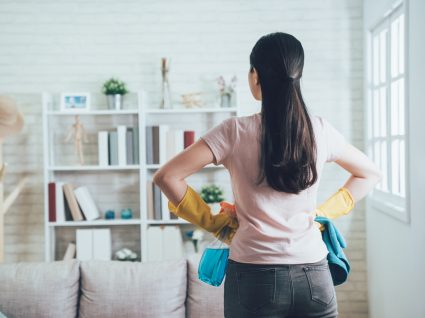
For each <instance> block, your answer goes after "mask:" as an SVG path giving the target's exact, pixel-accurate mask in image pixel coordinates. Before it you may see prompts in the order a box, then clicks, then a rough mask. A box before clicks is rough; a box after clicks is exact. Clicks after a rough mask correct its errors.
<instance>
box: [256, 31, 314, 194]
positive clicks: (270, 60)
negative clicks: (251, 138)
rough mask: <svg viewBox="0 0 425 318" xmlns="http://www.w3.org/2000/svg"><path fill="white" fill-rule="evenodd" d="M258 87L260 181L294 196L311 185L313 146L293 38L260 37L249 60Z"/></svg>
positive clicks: (301, 53) (297, 48) (301, 58)
mask: <svg viewBox="0 0 425 318" xmlns="http://www.w3.org/2000/svg"><path fill="white" fill-rule="evenodd" d="M250 64H251V69H250V71H251V72H253V71H254V68H255V70H256V71H257V74H258V80H259V83H260V86H261V96H262V103H261V151H260V159H259V162H260V175H259V180H257V184H260V183H261V182H262V181H263V180H264V177H265V178H266V179H267V183H268V184H269V186H271V187H272V188H273V189H275V190H278V191H282V192H287V193H294V194H298V193H299V192H300V191H302V190H304V189H306V188H308V187H310V186H311V185H313V184H314V183H315V182H316V181H317V178H318V176H317V169H316V156H317V153H316V141H315V137H314V131H313V127H312V123H311V120H310V116H309V114H308V111H307V107H306V105H305V103H304V100H303V98H302V95H301V89H300V78H301V76H302V71H303V66H304V50H303V47H302V45H301V43H300V41H298V40H297V39H296V38H295V37H294V36H292V35H290V34H287V33H282V32H276V33H271V34H268V35H265V36H263V37H261V38H260V39H259V40H258V41H257V43H256V44H255V46H254V48H253V49H252V52H251V55H250Z"/></svg>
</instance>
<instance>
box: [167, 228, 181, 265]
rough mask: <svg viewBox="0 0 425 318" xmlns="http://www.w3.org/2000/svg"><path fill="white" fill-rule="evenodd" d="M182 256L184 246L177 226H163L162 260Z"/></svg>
mask: <svg viewBox="0 0 425 318" xmlns="http://www.w3.org/2000/svg"><path fill="white" fill-rule="evenodd" d="M182 257H184V247H183V237H182V234H181V231H180V228H179V226H177V225H167V226H165V227H164V228H163V229H162V260H164V261H165V260H176V259H180V258H182Z"/></svg>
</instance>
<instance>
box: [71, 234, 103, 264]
mask: <svg viewBox="0 0 425 318" xmlns="http://www.w3.org/2000/svg"><path fill="white" fill-rule="evenodd" d="M73 258H77V259H79V260H80V261H86V260H91V259H96V260H105V261H109V260H111V230H110V229H77V231H76V242H75V243H74V242H70V243H68V246H67V248H66V251H65V254H64V256H63V260H69V259H73Z"/></svg>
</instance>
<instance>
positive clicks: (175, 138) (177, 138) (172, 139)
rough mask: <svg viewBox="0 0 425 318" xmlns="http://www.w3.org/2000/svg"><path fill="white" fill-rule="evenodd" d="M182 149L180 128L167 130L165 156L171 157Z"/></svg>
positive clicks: (182, 136)
mask: <svg viewBox="0 0 425 318" xmlns="http://www.w3.org/2000/svg"><path fill="white" fill-rule="evenodd" d="M183 150H184V135H183V130H182V129H173V130H169V131H168V132H167V156H166V157H167V158H166V160H167V161H168V160H170V159H172V158H173V157H174V156H175V155H177V154H178V153H180V152H182V151H183Z"/></svg>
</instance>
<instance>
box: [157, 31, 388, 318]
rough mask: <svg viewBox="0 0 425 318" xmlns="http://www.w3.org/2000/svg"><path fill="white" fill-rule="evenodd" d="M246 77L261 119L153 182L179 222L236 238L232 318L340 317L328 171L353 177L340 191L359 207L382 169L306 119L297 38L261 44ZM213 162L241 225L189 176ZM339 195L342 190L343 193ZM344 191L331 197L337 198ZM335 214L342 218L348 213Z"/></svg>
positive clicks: (213, 134)
mask: <svg viewBox="0 0 425 318" xmlns="http://www.w3.org/2000/svg"><path fill="white" fill-rule="evenodd" d="M250 64H251V65H250V69H249V72H248V80H249V85H250V88H251V92H252V95H253V96H254V98H255V99H257V100H261V102H262V103H261V112H259V113H256V114H253V115H250V116H241V117H232V118H229V119H226V120H225V121H223V122H222V123H221V124H220V125H218V126H216V127H214V128H212V129H210V130H209V131H208V132H207V133H205V134H204V135H203V136H202V137H201V138H200V139H199V140H198V141H197V142H195V143H194V144H193V145H191V146H190V147H188V148H187V149H185V150H184V151H183V152H181V153H180V154H178V155H177V156H176V157H174V158H173V159H172V160H170V161H169V162H167V163H166V164H165V165H164V166H163V167H162V168H161V169H160V170H159V171H158V172H157V173H156V174H155V176H154V182H155V183H156V184H158V185H159V186H160V187H161V189H162V190H163V192H164V193H165V195H166V196H167V197H168V198H169V200H170V201H169V208H170V210H171V211H172V212H174V213H176V214H177V215H179V216H181V217H183V218H185V219H187V220H189V221H190V222H192V223H194V224H197V225H200V226H202V227H203V228H204V229H206V230H207V231H210V232H212V233H214V235H216V236H217V235H218V233H219V232H220V230H221V229H222V228H223V227H224V226H229V227H231V228H232V229H234V231H233V235H232V237H230V238H229V242H230V254H229V263H228V267H227V272H226V278H225V281H224V315H225V317H336V316H337V314H338V311H337V301H336V295H335V289H334V286H333V283H332V278H331V275H330V272H329V267H328V263H327V259H326V256H327V253H328V251H327V249H326V246H325V244H324V243H323V240H322V238H321V233H320V230H319V229H318V227H317V226H316V225H317V224H315V222H314V217H315V215H316V213H315V212H316V196H317V188H318V184H319V182H318V181H319V180H320V176H321V171H322V169H323V166H324V164H325V163H327V162H336V163H337V164H338V165H340V166H341V167H342V168H344V169H346V170H347V171H348V172H349V173H351V176H350V177H349V178H348V180H347V181H346V182H345V184H344V185H343V187H342V188H340V190H344V191H345V194H346V195H348V197H349V198H351V200H352V201H353V203H354V202H358V201H359V200H361V199H362V198H363V197H365V196H366V195H367V194H368V192H369V191H371V190H372V189H373V187H374V186H375V184H376V183H378V182H379V180H380V179H381V173H380V171H379V170H378V168H377V166H376V165H375V164H374V163H373V162H372V161H371V160H370V159H368V157H367V156H366V155H365V154H364V153H363V152H361V151H360V150H359V149H357V148H355V147H354V146H353V145H351V144H349V143H348V142H347V141H346V139H345V138H344V136H343V135H342V134H341V133H340V132H338V131H337V130H336V129H335V128H334V127H333V126H332V125H331V124H330V123H329V122H328V121H327V120H325V119H324V118H322V117H320V116H317V115H315V116H313V115H309V114H308V111H307V108H306V105H305V103H304V101H303V98H302V95H301V90H300V79H301V76H302V72H303V65H304V52H303V47H302V45H301V43H300V42H299V41H298V40H297V39H296V38H295V37H293V36H292V35H290V34H286V33H281V32H276V33H272V34H268V35H265V36H263V37H261V38H260V39H259V40H258V42H257V43H256V44H255V46H254V48H253V49H252V52H251V55H250ZM211 162H213V163H214V164H215V165H218V164H223V165H224V166H225V167H226V168H227V169H228V170H229V172H230V175H231V180H232V189H233V194H234V198H235V205H236V213H237V221H238V224H237V226H234V224H233V223H232V222H231V220H230V219H229V218H228V217H227V216H226V215H225V214H224V213H219V214H217V215H212V214H211V211H210V210H209V207H208V205H206V204H205V202H203V201H202V199H200V198H199V195H198V194H197V193H196V191H194V189H193V188H192V187H190V186H188V185H187V184H186V182H185V181H184V178H185V177H187V176H189V175H191V174H193V173H195V172H196V171H198V170H199V169H201V168H202V167H204V166H205V165H207V164H209V163H211ZM338 193H342V192H341V191H339V192H338ZM336 195H339V194H337V193H336V194H334V195H333V196H332V197H335V196H336ZM330 212H332V213H334V214H333V215H332V217H337V216H340V215H343V214H346V213H347V212H349V211H348V210H345V211H343V212H341V213H339V212H338V213H335V211H330Z"/></svg>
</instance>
